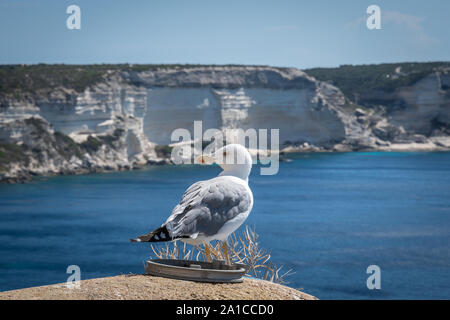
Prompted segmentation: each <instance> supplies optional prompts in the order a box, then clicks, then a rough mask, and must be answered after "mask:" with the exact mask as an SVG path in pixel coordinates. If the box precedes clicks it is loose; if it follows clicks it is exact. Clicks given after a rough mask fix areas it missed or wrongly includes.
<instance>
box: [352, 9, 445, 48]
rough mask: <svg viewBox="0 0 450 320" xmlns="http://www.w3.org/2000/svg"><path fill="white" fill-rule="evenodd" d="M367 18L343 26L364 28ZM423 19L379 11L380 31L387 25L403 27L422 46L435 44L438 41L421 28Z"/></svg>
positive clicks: (386, 27) (399, 13) (396, 12)
mask: <svg viewBox="0 0 450 320" xmlns="http://www.w3.org/2000/svg"><path fill="white" fill-rule="evenodd" d="M367 18H368V16H363V17H359V18H357V19H355V20H354V21H351V22H349V23H347V24H346V25H345V27H346V28H356V27H360V26H361V25H363V26H364V27H365V22H366V19H367ZM424 20H425V19H424V18H422V17H418V16H414V15H411V14H406V13H401V12H398V11H383V10H381V27H382V29H385V30H386V29H389V25H400V26H403V27H405V28H406V29H407V30H408V31H409V32H410V33H412V34H413V35H414V36H415V37H416V38H417V40H419V42H420V43H422V44H426V45H429V44H435V43H438V42H439V40H438V39H436V38H434V37H432V36H430V35H429V34H427V32H426V31H425V28H424V26H423V21H424Z"/></svg>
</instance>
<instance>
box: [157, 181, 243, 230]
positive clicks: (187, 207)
mask: <svg viewBox="0 0 450 320" xmlns="http://www.w3.org/2000/svg"><path fill="white" fill-rule="evenodd" d="M250 206H251V195H250V192H249V191H248V190H247V189H246V188H245V187H244V186H243V185H241V184H238V183H236V182H234V181H232V180H228V179H217V178H215V179H211V180H207V181H199V182H197V183H195V184H193V185H192V186H190V187H189V188H188V189H187V190H186V192H185V193H184V195H183V197H182V199H181V201H180V203H179V204H178V205H177V206H176V207H175V208H174V210H173V211H172V214H171V215H170V217H169V218H168V219H167V221H166V223H165V224H164V226H165V227H166V228H167V230H168V231H169V233H170V236H171V237H172V238H186V237H192V238H195V237H197V235H199V234H201V235H205V236H211V235H214V234H216V233H217V232H218V231H219V230H220V228H222V226H223V225H224V224H225V223H226V222H227V221H229V220H231V219H233V218H234V217H236V216H237V215H239V214H241V213H244V212H247V211H248V210H249V209H250Z"/></svg>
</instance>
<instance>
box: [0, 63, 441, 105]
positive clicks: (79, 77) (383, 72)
mask: <svg viewBox="0 0 450 320" xmlns="http://www.w3.org/2000/svg"><path fill="white" fill-rule="evenodd" d="M211 66H215V65H198V64H93V65H66V64H34V65H0V97H1V96H12V97H14V98H17V99H19V98H23V97H27V96H33V95H35V94H37V93H40V94H42V93H44V94H45V93H48V92H51V90H53V89H54V88H55V87H58V86H64V87H66V88H70V89H74V90H75V91H77V92H82V91H83V90H84V89H86V88H87V87H89V86H91V85H93V84H95V83H97V82H99V81H101V80H102V79H103V78H104V77H105V76H106V75H107V74H108V72H114V71H119V72H120V71H135V72H139V71H149V70H156V69H176V68H195V67H211ZM226 66H239V65H231V64H230V65H226ZM399 67H400V68H399ZM444 67H447V68H448V67H450V62H427V63H389V64H377V65H357V66H354V65H342V66H340V67H338V68H313V69H307V70H304V71H305V72H306V73H308V74H310V75H312V76H313V77H315V78H316V79H318V80H321V81H327V82H330V83H332V84H334V85H335V86H337V87H339V88H340V89H341V90H342V91H343V92H344V94H345V95H346V96H347V97H349V98H350V99H354V96H355V94H357V95H364V94H366V93H369V92H374V91H377V90H383V91H385V92H393V91H394V90H395V89H397V88H398V87H402V86H408V85H411V84H414V83H415V82H416V81H417V80H419V79H421V78H423V77H424V76H426V75H428V74H430V73H431V72H433V71H434V70H436V69H440V68H444ZM280 69H284V68H280Z"/></svg>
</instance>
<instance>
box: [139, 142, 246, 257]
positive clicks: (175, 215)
mask: <svg viewBox="0 0 450 320" xmlns="http://www.w3.org/2000/svg"><path fill="white" fill-rule="evenodd" d="M195 162H196V163H202V164H212V163H217V164H218V165H219V166H220V167H221V168H222V169H223V170H222V172H220V174H219V175H218V176H217V177H215V178H212V179H210V180H204V181H198V182H196V183H194V184H193V185H191V186H190V187H189V188H188V189H187V190H186V191H185V193H184V194H183V196H182V198H181V201H180V202H179V203H178V204H177V205H176V207H175V208H174V209H173V211H172V213H171V215H170V216H169V218H168V219H167V220H166V222H164V223H163V224H162V225H161V227H159V228H157V229H155V230H154V231H152V232H150V233H148V234H146V235H142V236H139V237H137V238H136V239H130V240H131V241H132V242H162V241H174V240H177V239H180V240H181V241H183V242H186V243H189V244H192V245H201V244H203V245H204V247H205V257H206V260H207V261H208V262H210V248H209V242H210V241H212V240H219V241H221V244H222V251H223V253H224V256H225V259H226V263H227V264H228V265H230V264H231V260H230V257H229V254H228V245H227V238H228V236H229V235H230V234H231V233H233V232H234V231H235V230H236V229H237V228H239V227H240V226H241V225H242V223H243V222H244V221H245V220H246V219H247V217H248V215H249V214H250V211H251V210H252V207H253V194H252V191H251V190H250V188H249V186H248V176H249V174H250V171H251V169H252V157H251V155H250V153H249V152H248V151H247V149H246V148H245V147H243V146H242V145H240V144H229V145H226V146H224V147H222V148H220V149H218V150H217V151H216V152H214V153H213V154H211V155H209V156H208V155H201V156H199V157H197V158H196V159H195Z"/></svg>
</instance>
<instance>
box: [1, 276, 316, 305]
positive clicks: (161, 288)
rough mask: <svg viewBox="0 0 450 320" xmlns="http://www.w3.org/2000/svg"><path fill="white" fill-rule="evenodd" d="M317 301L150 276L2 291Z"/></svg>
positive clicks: (259, 283) (261, 288)
mask: <svg viewBox="0 0 450 320" xmlns="http://www.w3.org/2000/svg"><path fill="white" fill-rule="evenodd" d="M10 299H13V300H42V299H44V300H143V299H144V300H233V299H242V300H315V299H316V298H315V297H313V296H311V295H309V294H306V293H303V292H301V291H298V290H295V289H292V288H289V287H286V286H282V285H279V284H274V283H271V282H268V281H263V280H254V279H244V282H243V283H236V284H225V283H217V284H215V283H214V284H213V283H201V282H192V281H182V280H173V279H167V278H161V277H152V276H148V275H121V276H116V277H108V278H98V279H90V280H82V281H81V283H80V287H79V288H67V287H66V284H65V283H63V284H55V285H50V286H42V287H33V288H27V289H20V290H12V291H4V292H0V300H10Z"/></svg>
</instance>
